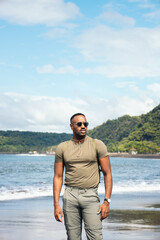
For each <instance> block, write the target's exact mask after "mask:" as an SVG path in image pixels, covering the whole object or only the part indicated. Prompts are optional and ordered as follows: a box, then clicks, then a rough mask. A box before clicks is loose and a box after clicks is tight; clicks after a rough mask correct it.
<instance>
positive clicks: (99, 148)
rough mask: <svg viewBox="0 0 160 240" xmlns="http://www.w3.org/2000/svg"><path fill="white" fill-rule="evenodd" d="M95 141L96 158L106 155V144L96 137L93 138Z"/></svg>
mask: <svg viewBox="0 0 160 240" xmlns="http://www.w3.org/2000/svg"><path fill="white" fill-rule="evenodd" d="M95 141H96V149H97V153H98V158H99V159H101V158H104V157H106V156H108V151H107V147H106V145H105V144H104V143H103V142H102V141H101V140H98V139H95Z"/></svg>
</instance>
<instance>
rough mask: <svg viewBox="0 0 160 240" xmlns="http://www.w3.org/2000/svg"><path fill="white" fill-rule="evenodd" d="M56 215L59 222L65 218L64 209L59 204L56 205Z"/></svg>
mask: <svg viewBox="0 0 160 240" xmlns="http://www.w3.org/2000/svg"><path fill="white" fill-rule="evenodd" d="M54 216H55V219H56V220H57V221H58V222H62V220H63V212H62V209H61V207H60V206H59V205H57V206H55V207H54Z"/></svg>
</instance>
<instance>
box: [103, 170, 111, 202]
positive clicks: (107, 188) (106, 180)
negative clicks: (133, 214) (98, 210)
mask: <svg viewBox="0 0 160 240" xmlns="http://www.w3.org/2000/svg"><path fill="white" fill-rule="evenodd" d="M104 184H105V198H107V199H108V198H111V194H112V174H107V175H105V176H104Z"/></svg>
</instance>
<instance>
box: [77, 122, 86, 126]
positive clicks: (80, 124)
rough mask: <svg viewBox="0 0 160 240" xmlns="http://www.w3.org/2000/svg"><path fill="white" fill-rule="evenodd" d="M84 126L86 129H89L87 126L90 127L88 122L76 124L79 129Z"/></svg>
mask: <svg viewBox="0 0 160 240" xmlns="http://www.w3.org/2000/svg"><path fill="white" fill-rule="evenodd" d="M82 124H83V125H84V126H85V127H87V126H88V125H89V123H88V122H77V123H76V125H77V126H78V127H81V126H82Z"/></svg>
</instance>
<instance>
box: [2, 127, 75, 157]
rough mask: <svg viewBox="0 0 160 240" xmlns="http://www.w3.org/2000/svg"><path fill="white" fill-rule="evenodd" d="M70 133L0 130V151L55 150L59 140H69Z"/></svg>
mask: <svg viewBox="0 0 160 240" xmlns="http://www.w3.org/2000/svg"><path fill="white" fill-rule="evenodd" d="M71 137H72V134H66V133H42V132H23V131H22V132H21V131H0V152H8V153H14V152H18V153H27V152H29V151H38V152H45V151H47V150H51V148H52V150H55V147H54V146H56V145H58V144H59V143H60V142H63V141H66V140H69V139H70V138H71Z"/></svg>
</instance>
